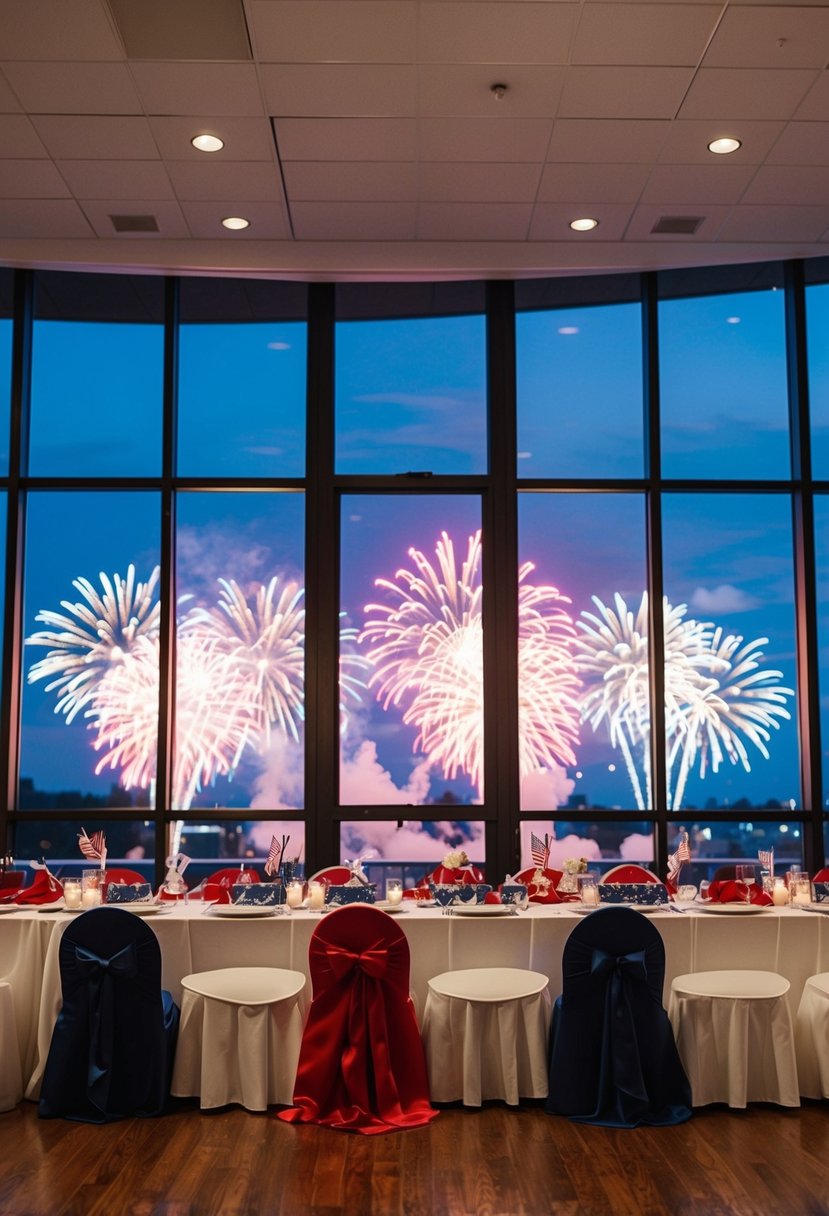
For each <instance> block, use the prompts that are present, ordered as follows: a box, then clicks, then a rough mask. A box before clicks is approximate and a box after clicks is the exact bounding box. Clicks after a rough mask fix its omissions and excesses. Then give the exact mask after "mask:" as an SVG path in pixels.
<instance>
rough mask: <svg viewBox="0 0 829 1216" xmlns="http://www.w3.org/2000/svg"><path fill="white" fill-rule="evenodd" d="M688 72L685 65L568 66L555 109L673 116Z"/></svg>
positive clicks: (584, 114)
mask: <svg viewBox="0 0 829 1216" xmlns="http://www.w3.org/2000/svg"><path fill="white" fill-rule="evenodd" d="M691 75H692V74H691V71H690V70H689V69H688V68H663V67H596V68H587V67H576V68H570V69H569V70H568V72H567V76H566V78H565V81H564V89H563V91H562V95H561V102H560V104H559V110H558V112H559V115H560V116H561V117H562V118H673V117H674V116H675V115H676V112H677V110H678V109H679V107H680V105H681V104H682V99H683V97H684V96H685V92H686V90H687V88H688V85H689V84H690V82H691Z"/></svg>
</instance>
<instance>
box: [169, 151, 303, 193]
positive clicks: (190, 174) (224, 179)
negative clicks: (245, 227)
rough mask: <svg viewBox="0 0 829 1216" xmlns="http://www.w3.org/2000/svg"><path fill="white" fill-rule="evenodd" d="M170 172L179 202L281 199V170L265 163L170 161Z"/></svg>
mask: <svg viewBox="0 0 829 1216" xmlns="http://www.w3.org/2000/svg"><path fill="white" fill-rule="evenodd" d="M167 169H168V171H169V174H170V180H171V181H172V183H173V188H174V190H175V192H176V195H177V197H178V198H179V199H205V201H215V200H222V199H229V198H244V199H248V200H250V201H251V202H262V203H268V202H279V201H280V200H281V198H282V186H281V183H280V180H279V170H278V168H277V167H276V165H274V164H273V163H268V162H266V161H240V162H239V163H237V164H233V163H231V162H230V161H219V162H208V163H205V164H195V163H194V162H193V161H189V160H187V161H168V162H167Z"/></svg>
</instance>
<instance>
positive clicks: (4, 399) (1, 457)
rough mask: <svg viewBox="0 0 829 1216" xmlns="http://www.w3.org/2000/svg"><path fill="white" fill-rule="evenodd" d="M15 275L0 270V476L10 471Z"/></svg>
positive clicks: (4, 475)
mask: <svg viewBox="0 0 829 1216" xmlns="http://www.w3.org/2000/svg"><path fill="white" fill-rule="evenodd" d="M12 284H13V277H12V272H11V271H9V270H0V477H6V476H7V475H8V472H9V418H10V414H11V386H12V310H13V287H12Z"/></svg>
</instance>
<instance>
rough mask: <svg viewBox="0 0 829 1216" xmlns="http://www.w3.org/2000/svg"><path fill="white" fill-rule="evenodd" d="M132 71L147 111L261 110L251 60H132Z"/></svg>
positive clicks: (249, 114)
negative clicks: (153, 61)
mask: <svg viewBox="0 0 829 1216" xmlns="http://www.w3.org/2000/svg"><path fill="white" fill-rule="evenodd" d="M132 72H133V76H134V77H135V83H136V85H137V86H138V92H139V93H140V95H141V100H142V102H143V104H144V109H145V110H146V112H147V113H148V114H194V115H200V114H223V115H234V116H236V117H240V118H245V117H255V116H256V115H259V114H263V113H264V106H263V104H262V97H261V94H260V92H259V82H258V80H257V78H256V68H255V67H254V66H253V64H252V63H135V64H133V65H132Z"/></svg>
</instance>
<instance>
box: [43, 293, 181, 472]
mask: <svg viewBox="0 0 829 1216" xmlns="http://www.w3.org/2000/svg"><path fill="white" fill-rule="evenodd" d="M61 278H66V279H69V280H71V281H72V282H73V283H74V284H76V285H77V290H78V294H77V299H75V298H70V299H68V300H65V299H64V298H63V296H62V295H59V294H58V290H59V289H60V287H61V286H62V284H61V283H60V282H58V286H57V288H56V289H54V290H53V288H54V286H55V283H56V280H60V279H61ZM96 280H99V281H96ZM150 282H151V283H153V282H154V285H155V293H157V297H156V294H155V293H151V294H152V299H151V300H150V301H149V303H148V302H147V301H146V300H145V299H143V298H140V297H136V295H135V293H134V292H133V291H132V290H131V288H132V284H133V281H132V280H131V279H122V278H121V277H120V276H117V275H115V276H109V275H67V276H57V275H48V276H45V275H44V276H39V277H38V280H37V283H38V290H37V293H36V297H35V299H36V315H35V323H34V336H33V339H32V352H33V354H32V407H31V432H30V442H29V472H30V473H31V474H32V475H33V476H36V477H49V476H63V477H129V476H136V477H137V476H151V475H153V474H158V473H159V472H160V471H161V415H162V404H163V372H164V328H163V325H162V324H161V319H162V318H161V309H160V301H161V299H162V291H163V288H162V286H161V280H157V281H153V280H150ZM142 290H144V291H149V290H150V289H148V288H142Z"/></svg>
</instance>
